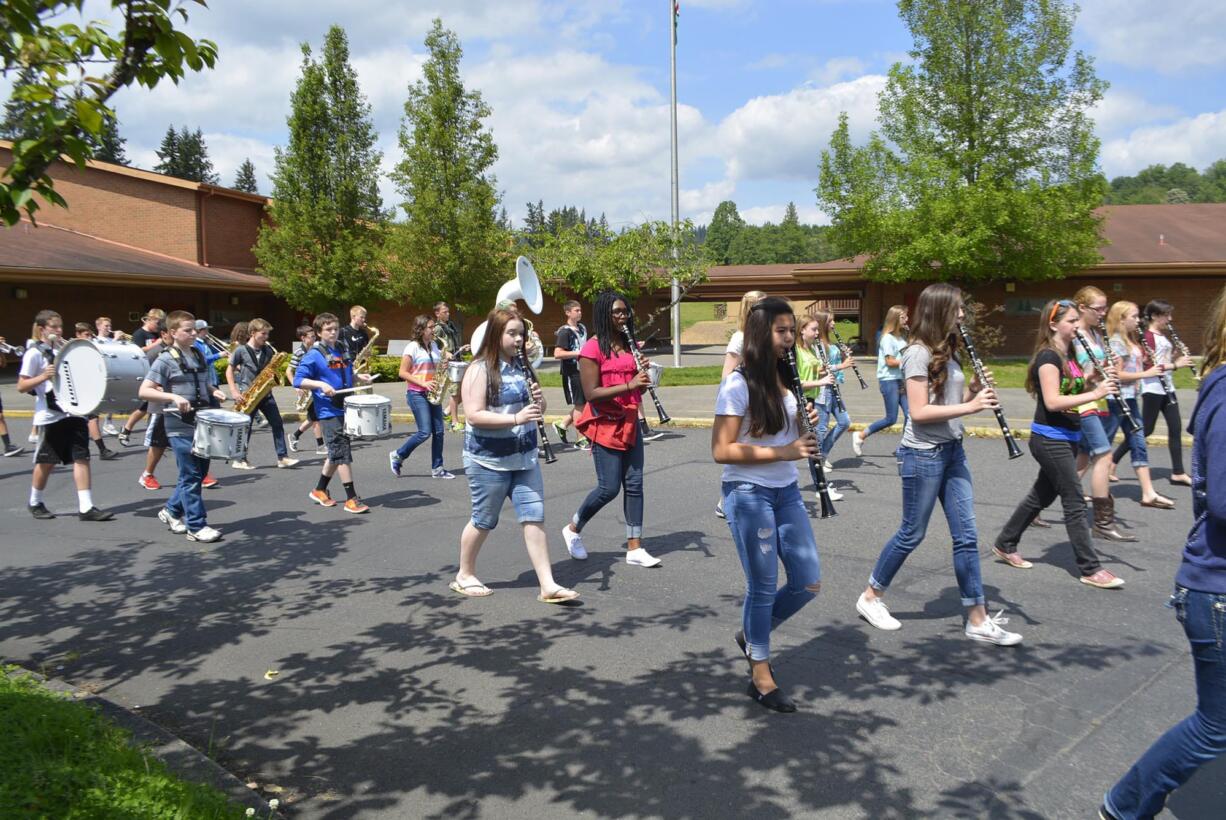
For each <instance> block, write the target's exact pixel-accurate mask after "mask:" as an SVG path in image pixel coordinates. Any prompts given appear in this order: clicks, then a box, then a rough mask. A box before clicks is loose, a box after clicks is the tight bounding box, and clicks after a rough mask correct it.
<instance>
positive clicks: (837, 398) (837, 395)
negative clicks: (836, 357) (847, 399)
mask: <svg viewBox="0 0 1226 820" xmlns="http://www.w3.org/2000/svg"><path fill="white" fill-rule="evenodd" d="M813 350H814V352H815V353H817V358H818V361H820V362H821V363H822V367H823V368H824V369H825V371H826V372H827V373H829V374H830V378H831V379H833V380H834V381H832V382H830V392H831V393H832V394H833V395H834V406H835V407H837V408H838V409H839V410H842V411H843V412H844V413H846V412H847V405H846V404H844V403H843V391H842V390H840V389H839V382H838V377H837V376H835V375H834V371H833V370H831V369H830V360H829V359H827V358H826V346H825V345H824V344H822V340H821V339H818V340H817V347H815V348H814V349H813Z"/></svg>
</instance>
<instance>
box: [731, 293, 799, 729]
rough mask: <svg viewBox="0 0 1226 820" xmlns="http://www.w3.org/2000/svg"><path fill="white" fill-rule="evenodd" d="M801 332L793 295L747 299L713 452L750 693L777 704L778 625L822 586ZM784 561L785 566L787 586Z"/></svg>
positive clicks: (781, 701) (781, 702)
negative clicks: (803, 423)
mask: <svg viewBox="0 0 1226 820" xmlns="http://www.w3.org/2000/svg"><path fill="white" fill-rule="evenodd" d="M795 340H796V317H795V315H794V314H793V313H792V307H791V305H789V304H788V303H787V301H786V300H784V299H780V298H778V297H770V298H766V299H762V300H760V301H758V302H756V303H755V304H754V305H753V306H752V307H751V308H750V310H749V316H748V317H747V318H746V321H745V322H744V336H743V341H744V344H743V347H742V353H741V364H740V366H739V367H737V368H736V369H735V370H733V371H732V372H731V373H729V374H728V376H727V377H726V378H725V379H724V380H723V381H722V382H721V383H720V386H719V394H718V396H717V397H716V399H715V424H714V426H713V427H712V429H711V457H712V458H713V459H714V460H715V462H716V463H717V464H723V465H724V470H723V475H722V478H721V482H722V483H721V493H722V495H723V498H724V513H725V517H726V518H727V520H728V529H729V530H731V532H732V540H733V541H734V542H735V543H736V550H737V554H738V556H739V557H740V559H741V567H742V568H743V569H744V571H745V586H746V590H745V602H744V605H743V607H742V610H741V630H740V631H738V632H737V633H736V636H735V640H736V643H737V646H738V647H739V649H740V651H741V654H742V655H744V656H745V658H746V659H748V661H749V674H750V681H749V696H750V697H751V698H753V699H754V700H756V701H757V702H758V703H760V704H762V705H763V706H765V707H766V708H768V709H773V710H774V711H776V712H795V711H796V704H795V703H793V702H792V700H791V698H789V697H788V696H787V695H786V694H785V693H784V691H783V690H782V689H780V688H779V684H778V682H777V681H776V680H775V677H774V672H773V670H772V669H771V665H770V636H771V632H772V631H773V630H774V629H775V628H776V627H777V626H779V624H781V623H783V622H784V621H786V620H787V619H788V618H790V617H792V616H793V615H795V614H796V613H797V612H799V611H800V609H801V607H803V606H805V605H806V604H807V603H809V602H810V601H812V600H813V599H814V598H815V597H816V596H817V593H818V591H819V590H820V589H821V565H820V563H819V560H818V556H817V542H816V541H815V540H814V538H813V529H812V527H810V525H809V514H808V512H807V511H806V510H805V505H804V501H803V500H802V498H801V494H800V485H799V482H798V478H797V473H796V465H795V464H794V463H793V462H795V461H796V460H798V459H805V458H809V457H810V456H813V455H814V454H816V452H817V438H816V436H814V435H811V434H810V435H805V434H802V433H801V428H800V426H799V415H798V414H799V413H809V417H810V421H811V422H812V423H813V424H816V422H817V413H816V411H813V410H810V409H809V408H798V407H797V406H796V397H795V395H794V394H793V393H792V391H791V390H790V389H789V385H790V384H791V373H790V367H789V365H788V364H787V362H786V356H787V351H788V349H789V348H791V347H793V345H794V344H795ZM796 347H797V349H799V345H797V346H796ZM801 378H802V382H803V378H804V377H803V376H802V377H801ZM780 562H782V563H783V567H784V570H785V571H786V573H787V582H786V583H785V584H784V585H783V586H782V587H780V586H779V585H778V577H779V564H780Z"/></svg>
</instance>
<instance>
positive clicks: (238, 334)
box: [230, 322, 251, 350]
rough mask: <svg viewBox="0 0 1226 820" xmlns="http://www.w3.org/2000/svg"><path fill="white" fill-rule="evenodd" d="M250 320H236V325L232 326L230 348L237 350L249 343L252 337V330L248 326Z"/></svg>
mask: <svg viewBox="0 0 1226 820" xmlns="http://www.w3.org/2000/svg"><path fill="white" fill-rule="evenodd" d="M248 324H249V323H248V322H235V323H234V327H232V328H230V349H231V350H237V349H238V348H240V347H242V346H243V345H245V344H247V340H248V339H250V338H251V330H250V329H249V328H248Z"/></svg>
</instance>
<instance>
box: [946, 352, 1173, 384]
mask: <svg viewBox="0 0 1226 820" xmlns="http://www.w3.org/2000/svg"><path fill="white" fill-rule="evenodd" d="M1029 366H1030V363H1029V362H1027V361H1022V360H1014V359H1010V360H1008V361H999V360H998V361H991V362H988V365H987V367H988V370H991V371H992V378H993V379H995V380H996V386H997V387H1019V388H1020V387H1025V386H1026V368H1028V367H1029ZM965 370H966V374H967V377H968V378H969V377H970V376H971V368H970V365H967V367H966V368H965ZM1175 387H1176V388H1178V389H1183V388H1189V389H1191V388H1195V387H1196V382H1195V381H1193V379H1192V374H1191V373H1189V372H1188V369H1187V368H1186V367H1185V368H1183V369H1181V370H1179V371H1177V372H1176V373H1175Z"/></svg>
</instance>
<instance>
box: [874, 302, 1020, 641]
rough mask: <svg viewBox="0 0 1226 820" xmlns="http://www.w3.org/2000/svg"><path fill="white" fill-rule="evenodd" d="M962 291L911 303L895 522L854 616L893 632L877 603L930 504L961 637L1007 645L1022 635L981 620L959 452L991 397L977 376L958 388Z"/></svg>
mask: <svg viewBox="0 0 1226 820" xmlns="http://www.w3.org/2000/svg"><path fill="white" fill-rule="evenodd" d="M963 316H964V311H963V307H962V291H960V290H959V289H958V288H956V287H954V286H953V285H950V284H947V283H945V282H938V283H936V284H933V285H929V286H928V287H926V288H924V290H923V292H922V293H920V295H919V299H918V300H917V301H916V303H915V312H914V316H913V317H912V321H911V343H910V344H909V345H907V347H906V349H904V350H903V352H902V374H903V379H904V380H905V384H906V389H907V402H908V404H909V406H910V408H911V415H910V416H909V417H908V418H907V424H906V426H905V427H904V428H903V434H902V442H901V443H900V444H899V445H898V450H897V451H896V457H897V459H898V474H899V475H900V476H901V477H902V524H901V525H900V526H899V528H898V532H896V533H895V534H894V537H893V538H891V539H890V540H889V541H888V542H887V543H886V545H885V548H884V549H883V550H882V551H881V555H880V557H878V559H877V565H876V566H875V567H873V572H872V575H870V576H869V579H868V586H867V587H866V588H865V590H864V592H862V593H861V594H860V598H859V600H857V601H856V611H857V612H859V613H860V615H862V616H863V617H864V619H865V620H866V621H868V622H869V623H870V624H871V625H873V626H875V627H876V628H878V629H889V630H892V629H899V628H901V627H902V624H901V623H899V621H898V620H897V619H896V618H895V617H894V616H893V615H891V614H890V612H889V610H888V609H887V608H886V605H885V602H884V601H883V600H882V598H883V597H884V596H885V592H886V590H887V589H888V588H889V586H890V583H891V582H892V581H893V580H894V576H895V575H896V574H897V573H898V571H899V570H900V569H902V565H903V562H905V561H906V560H907V556H909V555H910V554H911V553H912V552H913V551H914V550H915V548H916V547H918V546H919V545H920V542H922V541H923V540H924V534H925V533H926V532H927V530H928V519H929V518H930V517H931V516H932V510H933V508H934V507H935V506H936V503H937V501H938V500H939V501H940V502H941V508H942V509H943V510H944V511H945V520H946V521H947V522H948V523H949V532H950V535H951V536H953V542H954V544H953V549H954V561H953V563H954V575H955V576H956V577H957V579H958V591H959V593H960V596H961V600H962V606H963V607H965V608H966V626H965V628H964V630H963V631H964V634H965V635H966V637H968V638H970V639H971V640H974V641H981V642H983V643H992V644H997V645H1000V646H1012V645H1014V644H1018V643H1021V641H1022V636H1021V635H1018V634H1017V633H1015V632H1006V631H1005V630H1004V629H1003V628H1002V625H1003V624H1005V623H1007V622H1008V619H1007V618H1003V617H1001V615H1000V613H997V614H996V615H995V616H991V615H988V612H987V606H986V603H987V599H986V598H985V596H984V593H983V580H982V576H981V574H980V567H979V533H978V530H977V529H976V527H975V499H974V495H973V490H972V487H971V471H970V468H968V467H967V464H966V453H965V451H964V450H963V449H962V422H961V420H960V419H961V418H962V417H963V416H969V415H973V414H975V413H979V412H982V411H984V410H991V409H993V408H995V407H997V406H999V405H998V403H997V400H996V394H995V393H994V392H993V390H992V388H991V387H990V386H989V385H986V384H980V383H979V380H978V377H976V378H975V380H974V381H972V382H971V383H970V385H967V384H966V377H965V376H964V375H963V373H962V363H961V360H960V359H959V356H958V350H959V348H960V346H961V341H960V338H959V335H958V325H959V324H960V323H961V322H962V319H963Z"/></svg>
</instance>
